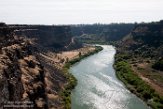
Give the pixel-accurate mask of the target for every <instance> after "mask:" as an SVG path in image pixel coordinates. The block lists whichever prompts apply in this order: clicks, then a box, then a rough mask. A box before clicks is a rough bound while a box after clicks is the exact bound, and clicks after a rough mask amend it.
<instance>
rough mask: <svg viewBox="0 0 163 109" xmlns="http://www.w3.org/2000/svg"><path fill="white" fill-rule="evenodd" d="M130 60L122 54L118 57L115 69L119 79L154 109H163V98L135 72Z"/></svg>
mask: <svg viewBox="0 0 163 109" xmlns="http://www.w3.org/2000/svg"><path fill="white" fill-rule="evenodd" d="M129 58H130V57H127V56H126V55H122V54H117V55H116V61H115V65H114V67H115V70H116V75H117V77H118V78H119V79H120V80H121V81H122V82H123V83H124V84H125V85H126V87H127V88H128V89H129V90H130V91H131V92H133V93H134V94H136V95H137V96H138V97H140V98H141V99H143V100H144V101H145V102H146V103H147V104H148V105H149V106H151V107H152V108H153V109H163V97H161V96H159V95H158V94H157V93H156V92H155V90H154V89H152V88H151V87H150V86H149V85H148V84H147V83H146V82H144V81H143V80H142V79H141V78H140V77H139V76H138V75H137V74H136V73H134V72H133V70H132V69H131V66H130V64H129V63H128V62H127V60H128V59H129Z"/></svg>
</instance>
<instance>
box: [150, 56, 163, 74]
mask: <svg viewBox="0 0 163 109" xmlns="http://www.w3.org/2000/svg"><path fill="white" fill-rule="evenodd" d="M152 68H154V69H156V70H161V71H163V59H160V60H158V61H157V62H156V63H154V64H153V65H152Z"/></svg>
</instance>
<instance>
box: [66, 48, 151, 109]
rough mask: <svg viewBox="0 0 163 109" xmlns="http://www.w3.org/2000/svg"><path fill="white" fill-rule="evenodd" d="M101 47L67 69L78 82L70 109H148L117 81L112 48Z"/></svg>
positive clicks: (114, 51) (73, 92) (72, 95)
mask: <svg viewBox="0 0 163 109" xmlns="http://www.w3.org/2000/svg"><path fill="white" fill-rule="evenodd" d="M102 47H103V48H104V49H103V50H102V51H100V52H99V53H97V54H95V55H92V56H90V57H88V58H85V59H83V60H82V61H80V62H79V63H77V64H75V65H74V66H72V67H71V68H70V70H69V71H70V73H72V74H73V75H74V76H75V77H76V79H77V80H78V84H77V86H76V87H75V89H74V90H73V91H72V94H71V100H72V101H71V102H72V103H71V107H72V109H149V107H148V106H147V105H146V104H145V103H144V102H143V101H142V100H140V99H139V98H138V97H136V96H135V95H133V94H132V93H130V92H129V90H128V89H126V88H125V86H124V85H123V83H122V82H121V81H120V80H118V79H117V77H116V75H115V70H114V68H113V64H114V55H115V53H116V50H115V48H114V47H113V46H109V45H104V46H102Z"/></svg>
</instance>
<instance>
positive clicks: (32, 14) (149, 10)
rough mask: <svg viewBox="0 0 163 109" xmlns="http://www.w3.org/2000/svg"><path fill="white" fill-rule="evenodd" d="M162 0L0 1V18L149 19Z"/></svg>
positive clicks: (162, 10) (162, 12) (162, 8)
mask: <svg viewBox="0 0 163 109" xmlns="http://www.w3.org/2000/svg"><path fill="white" fill-rule="evenodd" d="M161 19H163V0H0V21H3V22H6V23H19V24H22V23H23V24H79V23H112V22H135V21H137V22H142V21H145V22H149V21H157V20H161Z"/></svg>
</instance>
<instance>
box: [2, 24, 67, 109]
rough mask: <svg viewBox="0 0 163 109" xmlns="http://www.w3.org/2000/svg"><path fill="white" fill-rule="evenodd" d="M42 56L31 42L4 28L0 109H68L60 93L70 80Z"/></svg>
mask: <svg viewBox="0 0 163 109" xmlns="http://www.w3.org/2000/svg"><path fill="white" fill-rule="evenodd" d="M39 52H41V51H39V50H37V48H36V46H35V45H33V42H32V41H31V40H30V39H27V38H24V37H20V36H17V35H15V34H14V32H13V30H11V29H10V28H8V27H4V26H3V27H1V28H0V108H8V107H10V108H15V107H14V106H17V108H18V109H28V108H34V109H35V108H39V109H48V108H53V109H62V108H64V105H63V100H62V97H61V96H60V94H59V93H60V92H61V90H62V89H63V88H64V84H66V81H67V80H66V77H65V76H64V75H63V74H62V73H61V72H60V70H59V69H57V68H55V66H53V65H52V64H51V63H46V61H44V60H43V59H42V60H41V58H39V57H40V56H39V54H40V53H39ZM18 101H19V102H20V103H19V104H18V103H17V102H18ZM24 103H25V105H24ZM11 104H12V105H11ZM22 104H23V105H24V106H22V107H21V106H20V105H22ZM29 106H31V107H29Z"/></svg>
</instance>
